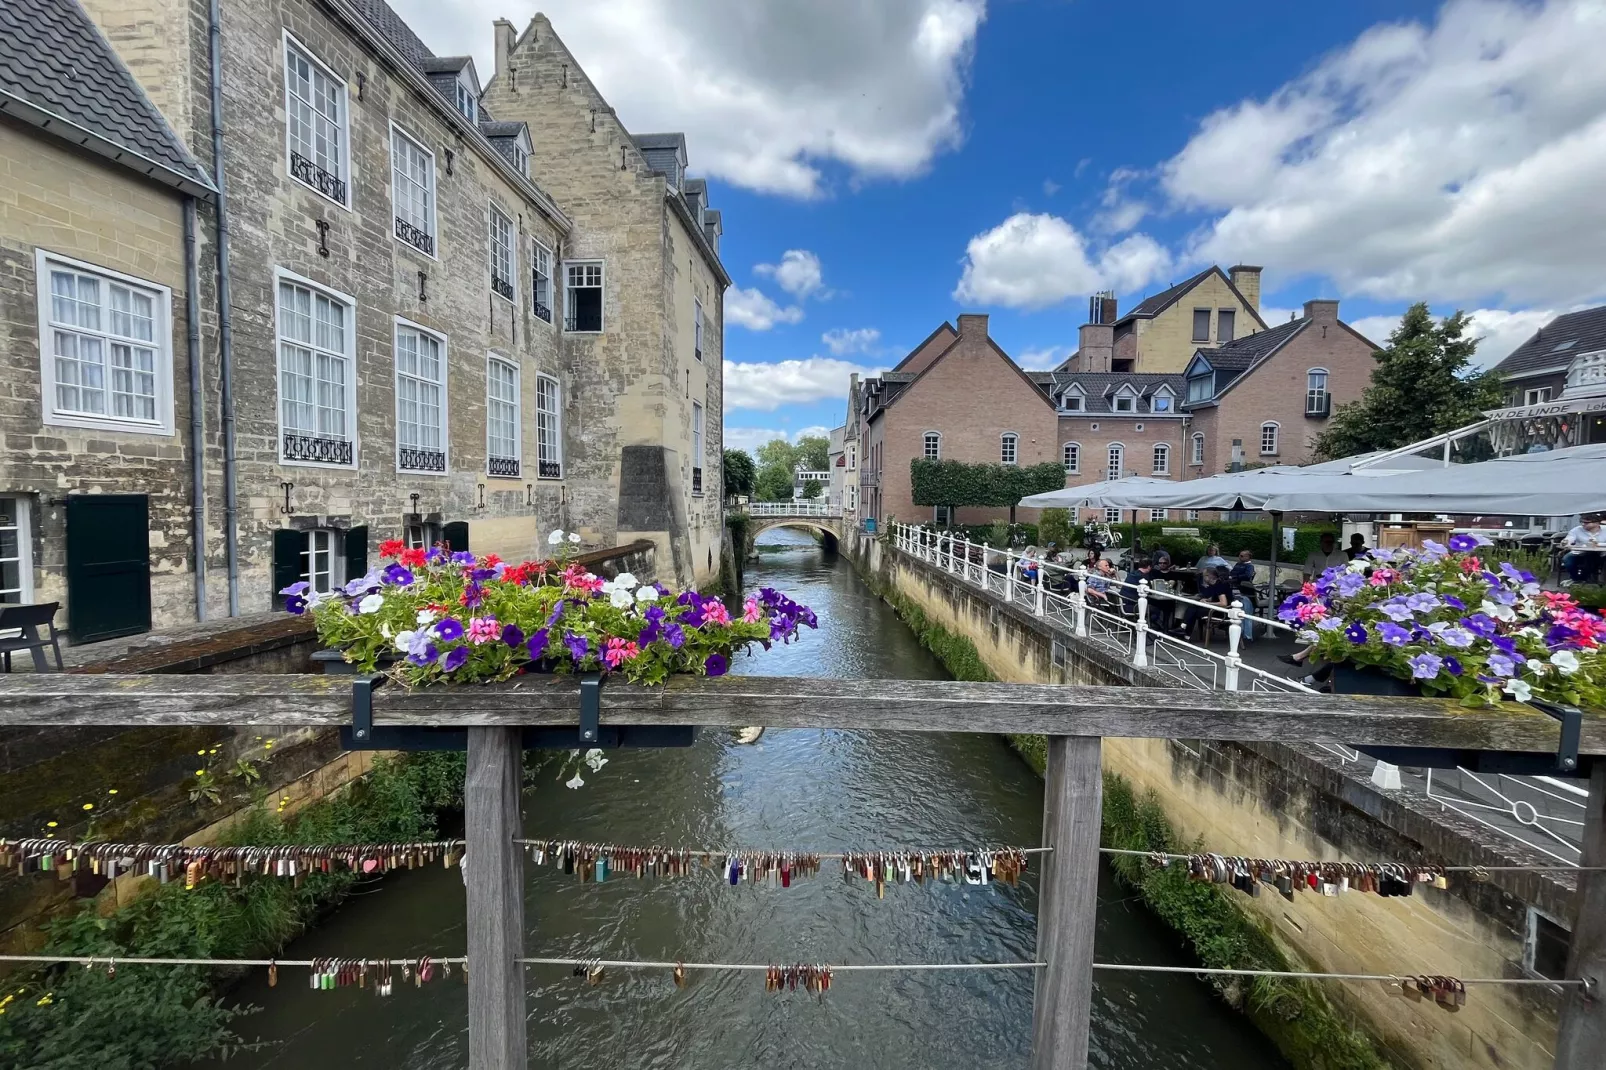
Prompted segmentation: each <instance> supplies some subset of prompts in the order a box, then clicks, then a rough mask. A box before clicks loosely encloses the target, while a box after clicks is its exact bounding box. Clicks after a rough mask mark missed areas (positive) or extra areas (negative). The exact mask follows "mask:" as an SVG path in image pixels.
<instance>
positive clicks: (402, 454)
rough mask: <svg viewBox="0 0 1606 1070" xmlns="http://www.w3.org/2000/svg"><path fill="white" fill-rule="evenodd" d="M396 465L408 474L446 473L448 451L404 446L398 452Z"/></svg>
mask: <svg viewBox="0 0 1606 1070" xmlns="http://www.w3.org/2000/svg"><path fill="white" fill-rule="evenodd" d="M396 463H397V465H399V466H400V467H401V468H402V469H404V470H405V471H408V472H444V471H446V451H445V450H424V449H415V448H413V447H412V446H402V447H401V448H399V449H398V450H397V451H396Z"/></svg>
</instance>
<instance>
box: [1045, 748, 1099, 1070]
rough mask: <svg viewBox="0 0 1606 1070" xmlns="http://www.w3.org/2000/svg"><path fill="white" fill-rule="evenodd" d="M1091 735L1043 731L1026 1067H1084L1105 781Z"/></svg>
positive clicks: (1064, 1069) (1056, 1069) (1075, 1069)
mask: <svg viewBox="0 0 1606 1070" xmlns="http://www.w3.org/2000/svg"><path fill="white" fill-rule="evenodd" d="M1101 742H1102V741H1101V740H1100V739H1099V738H1098V737H1097V736H1049V737H1048V748H1047V749H1048V766H1047V769H1046V770H1045V771H1044V774H1043V781H1044V790H1043V846H1044V847H1048V848H1050V849H1051V850H1050V851H1049V852H1048V853H1046V854H1045V855H1043V876H1042V878H1041V881H1040V883H1039V885H1038V888H1039V892H1038V904H1037V961H1038V962H1041V963H1043V966H1042V967H1040V968H1039V970H1038V973H1037V985H1036V988H1035V989H1034V990H1033V993H1032V997H1033V998H1032V1060H1031V1070H1086V1067H1087V1048H1088V1024H1089V1021H1090V1019H1091V1017H1092V1004H1093V932H1094V929H1095V915H1096V913H1097V910H1098V880H1099V876H1098V874H1099V866H1098V862H1099V825H1100V821H1101V809H1102V806H1103V801H1104V780H1103V774H1102V772H1101V771H1100V769H1099V752H1100V749H1101Z"/></svg>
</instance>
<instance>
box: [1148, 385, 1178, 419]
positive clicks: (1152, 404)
mask: <svg viewBox="0 0 1606 1070" xmlns="http://www.w3.org/2000/svg"><path fill="white" fill-rule="evenodd" d="M1176 401H1177V396H1176V395H1175V394H1173V393H1172V392H1171V390H1170V389H1169V388H1168V387H1163V386H1162V387H1161V388H1160V389H1158V390H1156V391H1155V392H1154V393H1153V394H1150V395H1149V411H1150V412H1164V413H1172V412H1176V411H1177V406H1176Z"/></svg>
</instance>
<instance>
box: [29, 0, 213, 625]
mask: <svg viewBox="0 0 1606 1070" xmlns="http://www.w3.org/2000/svg"><path fill="white" fill-rule="evenodd" d="M0 39H4V41H5V47H4V48H0V172H3V174H4V175H5V178H4V181H3V182H0V433H3V435H4V442H5V450H4V452H3V453H0V603H4V602H23V603H27V602H60V603H61V604H62V606H63V610H62V611H61V613H60V614H59V615H58V617H57V623H58V625H60V626H63V627H66V628H68V629H70V631H69V635H70V637H71V638H73V639H77V640H80V641H82V640H91V639H99V638H110V637H113V636H116V635H126V634H130V633H132V632H136V631H144V630H146V629H147V628H149V627H150V626H151V624H152V623H153V622H154V623H156V624H157V625H161V624H165V623H168V622H174V621H181V620H190V619H194V616H195V613H196V598H197V588H196V582H195V575H196V573H195V570H194V561H195V539H194V529H193V517H194V511H193V506H194V503H195V497H196V486H197V481H196V478H195V470H194V467H193V461H194V459H195V452H194V450H193V448H192V447H193V443H194V442H195V440H196V437H195V436H196V434H197V427H198V423H197V421H198V420H199V419H200V411H199V410H198V409H197V407H196V406H195V403H194V402H195V395H194V394H192V389H193V388H194V387H195V386H196V380H195V378H194V377H193V375H192V372H193V369H194V368H195V366H196V364H197V362H198V361H199V360H200V359H201V352H200V346H201V343H200V338H199V332H200V324H199V316H200V310H199V309H198V307H197V305H198V301H197V300H196V294H195V286H194V285H193V283H192V281H191V277H190V275H189V273H188V272H187V271H186V248H187V247H188V243H189V242H191V241H193V240H194V239H195V237H196V213H195V201H196V200H198V199H199V200H205V199H209V198H211V196H212V192H213V191H212V183H211V182H210V181H209V180H208V178H207V176H206V174H205V172H204V171H202V170H201V168H200V167H199V165H198V164H197V163H196V161H195V159H194V158H193V157H192V156H191V155H190V153H189V152H188V151H186V149H185V147H184V145H183V143H182V142H181V141H180V140H179V138H178V136H177V135H176V134H175V133H174V131H173V130H172V128H171V127H170V126H169V125H168V123H167V122H166V121H165V120H164V119H163V117H162V115H161V113H160V112H158V111H157V109H156V108H155V107H154V106H153V105H152V103H151V102H150V101H149V100H148V99H147V98H146V97H145V95H144V94H143V93H142V92H141V91H140V88H139V86H138V84H137V83H136V82H135V81H134V79H133V78H131V77H130V75H129V73H128V71H127V70H126V69H125V68H124V67H123V66H122V64H121V63H119V62H118V59H117V55H116V53H115V52H114V51H113V50H112V48H111V46H110V44H109V43H108V42H107V41H106V39H105V38H104V37H103V36H102V35H101V34H100V33H99V32H98V31H97V30H96V28H95V25H94V23H93V22H92V21H91V20H90V19H89V17H88V16H87V15H86V14H85V13H84V11H83V9H81V8H80V7H79V6H78V5H77V4H75V3H62V2H61V0H8V2H7V3H6V4H4V5H0Z"/></svg>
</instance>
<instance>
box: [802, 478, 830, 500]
mask: <svg viewBox="0 0 1606 1070" xmlns="http://www.w3.org/2000/svg"><path fill="white" fill-rule="evenodd" d="M824 489H825V488H824V487H823V486H821V484H820V481H819V480H818V479H805V480H804V481H803V497H805V498H818V497H819V496H820V492H821V491H822V490H824Z"/></svg>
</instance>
